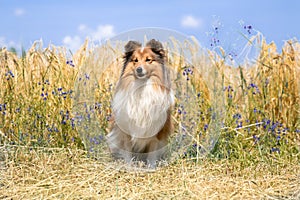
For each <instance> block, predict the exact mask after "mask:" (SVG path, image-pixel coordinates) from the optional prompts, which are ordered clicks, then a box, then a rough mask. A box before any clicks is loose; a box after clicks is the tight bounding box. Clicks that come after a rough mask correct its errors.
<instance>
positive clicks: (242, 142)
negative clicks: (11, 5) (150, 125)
mask: <svg viewBox="0 0 300 200" xmlns="http://www.w3.org/2000/svg"><path fill="white" fill-rule="evenodd" d="M174 42H175V41H174ZM174 46H176V49H171V48H170V49H168V46H166V48H167V49H168V66H170V69H171V73H172V83H173V86H172V87H173V90H174V91H175V96H176V97H178V98H177V99H176V102H175V105H174V107H173V111H172V120H173V123H174V126H175V129H174V136H173V137H174V138H176V137H178V136H181V135H183V134H186V135H188V137H189V138H190V140H188V141H183V142H184V145H181V147H180V148H175V147H174V146H175V145H180V144H177V143H176V144H173V145H174V146H171V148H173V147H174V148H173V150H174V151H175V152H176V156H174V157H172V159H170V160H169V163H168V165H166V166H162V167H159V168H158V169H157V170H156V171H153V172H143V171H135V170H131V171H130V170H127V169H126V166H125V164H124V163H115V162H114V161H112V159H111V157H110V155H109V151H108V150H107V147H106V144H105V135H106V134H107V133H108V130H109V119H110V117H111V109H110V102H111V98H112V95H113V92H114V88H115V84H116V81H117V79H118V77H119V75H120V69H121V66H122V51H123V46H120V48H117V47H105V48H108V49H109V50H110V51H112V52H114V53H115V55H116V59H115V60H114V62H113V63H107V62H106V61H105V59H106V58H107V57H105V56H107V55H106V54H105V53H104V52H105V51H106V50H108V49H103V48H97V47H92V45H91V43H90V42H88V41H86V42H85V43H84V44H83V45H82V47H81V48H80V49H79V50H78V51H77V52H75V53H74V54H72V53H71V52H69V51H68V50H67V49H65V48H64V47H57V46H48V47H44V46H43V45H42V43H41V42H36V43H34V44H33V46H32V47H31V48H30V49H29V50H28V51H26V52H23V53H22V55H16V53H14V52H12V51H9V50H7V49H6V48H2V49H1V50H0V145H1V146H0V171H1V176H0V199H257V198H258V199H299V198H300V165H299V163H300V119H299V111H300V107H299V102H300V99H299V98H300V82H299V77H300V65H299V63H300V44H299V42H297V41H295V40H290V41H288V42H286V44H285V45H284V46H283V47H282V49H277V47H276V45H275V44H274V43H270V44H267V43H266V42H265V41H263V42H262V46H261V47H260V49H259V56H258V58H257V59H256V60H255V62H254V63H250V64H247V65H237V66H233V65H230V62H227V60H228V56H232V55H230V53H229V52H225V50H224V51H223V50H220V51H219V53H218V54H216V53H215V52H214V51H213V50H207V49H206V50H204V49H201V48H200V47H199V46H198V45H197V42H196V41H195V43H193V44H190V46H189V47H190V48H189V50H190V53H191V54H192V55H193V59H192V60H190V61H186V60H185V58H184V55H183V54H181V53H180V52H181V51H180V45H174ZM174 46H173V47H174ZM114 48H115V49H114ZM95 55H98V56H99V58H97V59H96V58H95ZM101 56H103V57H101ZM88 66H94V67H95V66H97V68H98V69H99V70H100V71H101V70H103V71H101V73H99V74H100V76H99V77H93V76H94V71H93V70H91V71H90V73H86V71H84V70H82V69H83V68H88ZM206 69H208V70H206ZM209 69H214V70H213V71H210V70H209ZM82 72H84V73H82ZM202 72H207V73H206V74H203V73H202ZM213 73H214V74H216V73H217V75H215V76H214V75H213ZM209 77H211V79H214V78H217V83H216V84H218V86H217V88H219V91H217V92H218V93H217V96H216V94H214V95H213V93H214V92H215V91H212V87H211V85H212V84H211V83H209V82H207V80H209V79H210V78H209ZM92 79H95V80H97V84H94V82H93V83H92V84H90V83H89V81H90V80H92ZM214 83H215V82H214ZM91 85H93V89H92V91H93V94H92V95H93V100H94V101H93V102H92V106H91V104H89V106H87V105H86V104H85V99H84V98H82V97H81V96H80V94H78V93H80V92H82V93H84V91H88V90H89V89H88V87H90V86H91ZM85 87H86V88H85ZM186 88H188V89H186ZM187 92H189V97H188V98H185V99H184V100H182V99H180V98H179V96H180V95H182V94H186V93H187ZM216 101H219V102H221V101H222V103H220V107H221V108H220V109H221V110H217V111H216V110H214V109H212V108H215V107H214V105H215V104H216V103H217V102H216ZM78 104H80V106H78ZM75 108H76V109H77V110H78V109H84V113H85V115H86V116H85V117H87V116H88V117H89V116H90V115H93V116H95V118H96V119H97V124H98V125H99V127H98V128H99V130H101V131H100V132H99V134H98V135H92V134H91V135H84V131H82V130H83V129H84V128H87V129H89V128H88V127H83V126H84V125H85V124H84V123H83V124H81V123H80V117H82V116H78V115H77V114H76V112H75V110H74V109H75ZM217 112H218V113H219V112H222V117H219V118H217V119H218V122H215V121H214V119H215V118H214V117H213V116H214V115H215V114H216V113H217ZM216 123H218V124H219V126H217V127H215V126H214V124H216ZM216 132H217V135H216ZM213 134H214V136H215V137H213V138H214V146H213V147H211V149H210V151H209V152H207V151H206V153H205V154H203V151H204V150H203V149H204V147H207V146H208V145H207V144H206V142H207V139H206V138H209V137H210V135H213ZM174 140H175V139H174ZM96 150H97V156H93V152H95V151H96Z"/></svg>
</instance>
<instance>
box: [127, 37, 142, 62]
mask: <svg viewBox="0 0 300 200" xmlns="http://www.w3.org/2000/svg"><path fill="white" fill-rule="evenodd" d="M141 46H142V44H141V43H139V42H137V41H129V42H128V43H127V44H126V45H125V55H124V58H125V59H128V58H129V57H130V56H131V55H132V53H133V52H134V51H135V50H136V49H137V48H139V47H141Z"/></svg>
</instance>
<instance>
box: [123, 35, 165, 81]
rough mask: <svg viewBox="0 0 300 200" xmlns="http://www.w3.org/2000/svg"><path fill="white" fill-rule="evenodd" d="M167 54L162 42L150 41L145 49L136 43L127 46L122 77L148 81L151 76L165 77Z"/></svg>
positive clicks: (131, 42)
mask: <svg viewBox="0 0 300 200" xmlns="http://www.w3.org/2000/svg"><path fill="white" fill-rule="evenodd" d="M164 62H165V52H164V50H163V46H162V44H161V43H160V42H158V41H156V40H154V39H153V40H151V41H149V42H148V43H147V44H146V46H145V47H142V45H141V44H140V43H138V42H136V41H129V42H128V43H127V44H126V46H125V56H124V66H123V71H122V76H124V77H126V76H134V78H135V79H148V78H150V77H151V76H156V77H158V78H160V77H163V70H164Z"/></svg>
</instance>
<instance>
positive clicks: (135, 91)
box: [107, 39, 174, 168]
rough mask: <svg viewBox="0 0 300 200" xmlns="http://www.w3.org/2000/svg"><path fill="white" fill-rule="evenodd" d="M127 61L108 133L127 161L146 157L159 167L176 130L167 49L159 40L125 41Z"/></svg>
mask: <svg viewBox="0 0 300 200" xmlns="http://www.w3.org/2000/svg"><path fill="white" fill-rule="evenodd" d="M123 59H124V64H123V68H122V71H121V76H120V79H119V81H118V83H117V85H116V91H115V94H114V97H113V100H112V116H113V117H112V123H111V130H110V133H109V134H108V136H107V140H108V145H109V148H110V150H111V153H112V155H113V157H115V158H118V159H124V160H125V161H126V162H127V163H130V162H132V161H143V162H144V163H146V164H147V166H149V167H152V168H153V167H154V168H155V167H156V165H157V161H160V160H163V159H164V158H165V154H166V150H165V149H166V146H167V144H168V138H169V136H170V134H171V132H172V121H171V116H170V112H171V107H172V105H173V102H174V96H173V93H172V90H171V81H170V72H169V69H168V68H167V66H166V64H165V63H166V52H165V51H164V49H163V46H162V44H161V43H160V42H159V41H157V40H154V39H152V40H150V41H149V42H148V43H147V44H146V45H145V46H144V47H142V45H141V43H139V42H137V41H129V42H128V43H127V44H126V45H125V55H124V57H123Z"/></svg>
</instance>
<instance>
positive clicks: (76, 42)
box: [63, 35, 83, 51]
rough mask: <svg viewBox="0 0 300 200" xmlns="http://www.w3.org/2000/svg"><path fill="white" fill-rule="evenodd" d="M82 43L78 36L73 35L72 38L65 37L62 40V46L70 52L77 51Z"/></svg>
mask: <svg viewBox="0 0 300 200" xmlns="http://www.w3.org/2000/svg"><path fill="white" fill-rule="evenodd" d="M82 42H83V41H82V39H81V38H80V37H79V36H78V35H75V36H74V37H72V36H69V35H67V36H65V37H64V39H63V44H64V45H65V46H66V47H67V48H69V49H71V50H72V51H76V50H77V49H79V47H80V46H81V45H82Z"/></svg>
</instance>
